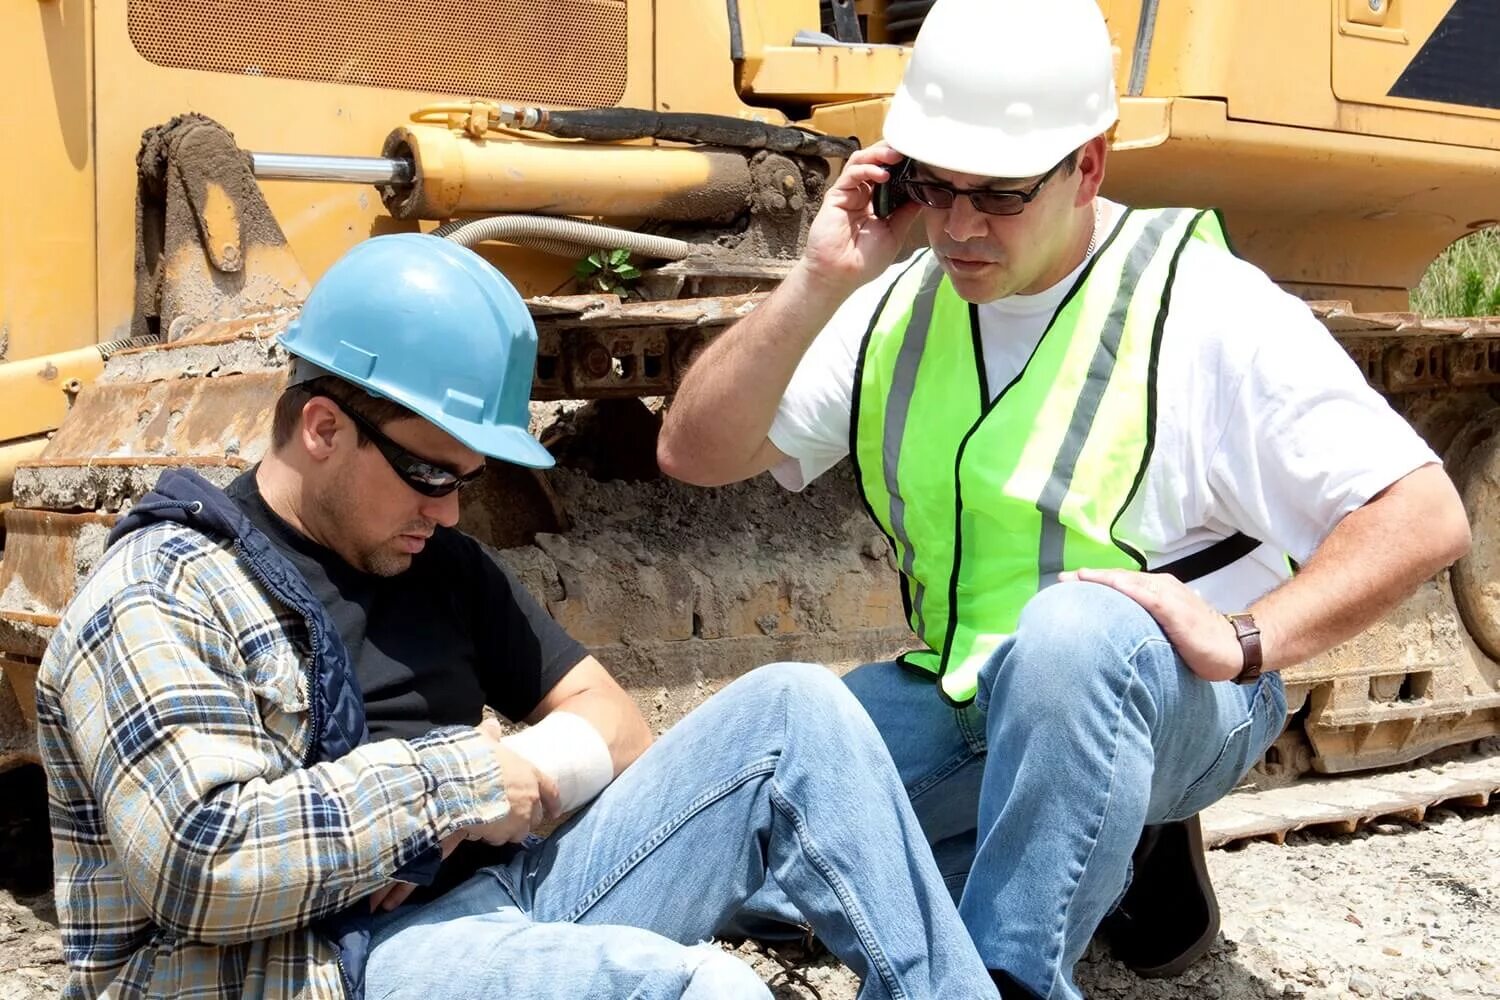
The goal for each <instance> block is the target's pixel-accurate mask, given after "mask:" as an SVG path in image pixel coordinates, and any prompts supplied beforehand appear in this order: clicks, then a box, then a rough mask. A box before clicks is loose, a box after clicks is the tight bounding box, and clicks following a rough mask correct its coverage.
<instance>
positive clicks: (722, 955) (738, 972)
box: [682, 944, 771, 1000]
mask: <svg viewBox="0 0 1500 1000" xmlns="http://www.w3.org/2000/svg"><path fill="white" fill-rule="evenodd" d="M692 953H693V956H694V957H695V958H696V959H698V960H699V961H698V964H697V966H696V967H695V968H694V969H693V971H692V976H691V978H689V980H688V984H687V988H686V989H684V990H683V991H682V1000H770V996H771V991H770V989H769V988H768V987H767V986H766V984H765V983H764V982H762V981H761V978H760V976H758V975H756V974H755V970H754V969H752V968H750V966H748V965H746V964H745V963H744V962H742V961H740V960H739V959H737V958H735V957H734V956H733V955H730V954H728V953H726V952H724V951H721V950H720V949H719V948H718V946H716V945H711V944H705V945H700V946H698V947H697V948H694V949H693V952H692Z"/></svg>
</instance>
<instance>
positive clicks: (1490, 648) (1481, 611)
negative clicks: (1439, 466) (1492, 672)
mask: <svg viewBox="0 0 1500 1000" xmlns="http://www.w3.org/2000/svg"><path fill="white" fill-rule="evenodd" d="M1448 465H1449V472H1450V474H1451V475H1452V476H1453V480H1454V483H1455V485H1456V486H1457V487H1458V492H1459V496H1461V497H1462V498H1463V502H1464V509H1465V510H1467V511H1468V512H1469V525H1470V533H1471V536H1472V543H1471V545H1470V548H1469V552H1468V554H1467V555H1465V556H1464V557H1463V558H1462V559H1460V560H1459V561H1458V563H1457V564H1456V565H1454V567H1453V596H1454V598H1455V600H1456V601H1457V603H1458V611H1459V615H1460V616H1461V617H1462V619H1463V622H1464V625H1465V627H1466V628H1467V629H1468V631H1469V634H1470V635H1471V636H1472V637H1473V639H1474V642H1475V643H1476V644H1477V645H1478V646H1479V648H1480V649H1481V650H1482V651H1483V653H1484V654H1485V655H1486V656H1488V657H1489V658H1490V659H1491V660H1494V661H1500V408H1496V409H1495V410H1492V411H1491V412H1490V413H1488V414H1487V415H1485V416H1483V417H1481V418H1479V419H1478V420H1476V421H1474V422H1473V423H1472V424H1470V425H1469V426H1468V427H1467V428H1465V430H1464V431H1463V432H1462V433H1461V434H1460V435H1459V437H1458V440H1456V441H1455V442H1454V445H1453V448H1452V449H1451V451H1450V453H1449V456H1448ZM1495 679H1496V682H1497V686H1500V676H1497V677H1496V678H1495Z"/></svg>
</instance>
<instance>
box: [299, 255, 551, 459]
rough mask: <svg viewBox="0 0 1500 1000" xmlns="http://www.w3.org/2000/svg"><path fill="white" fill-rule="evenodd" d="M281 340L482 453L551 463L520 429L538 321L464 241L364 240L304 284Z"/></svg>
mask: <svg viewBox="0 0 1500 1000" xmlns="http://www.w3.org/2000/svg"><path fill="white" fill-rule="evenodd" d="M281 343H282V345H283V346H284V347H285V348H286V349H287V351H288V352H289V353H291V354H292V355H293V356H294V357H296V358H300V359H302V360H303V361H305V362H308V363H310V365H311V366H313V367H311V368H310V371H311V372H313V373H316V372H317V369H324V370H326V371H327V372H328V373H330V374H333V375H337V376H338V377H339V378H342V379H344V380H345V381H348V382H351V383H353V384H354V385H357V386H359V387H360V388H362V389H365V390H367V391H369V392H372V393H374V394H375V395H377V396H384V397H385V398H386V399H389V400H392V401H393V402H396V403H399V404H401V405H402V406H404V407H406V408H407V409H408V410H411V411H412V413H413V414H415V415H416V416H419V417H421V418H422V419H424V420H427V421H429V422H431V423H433V424H436V425H437V426H438V427H441V428H442V429H443V430H445V431H447V432H448V433H449V434H451V435H453V436H454V437H455V438H457V439H458V440H459V441H462V442H463V443H464V444H466V445H468V446H469V447H470V448H473V449H474V450H475V451H477V452H480V453H481V454H484V455H489V456H490V457H491V458H498V459H501V460H503V461H506V462H514V463H515V464H517V465H525V466H530V467H531V468H534V469H546V468H550V467H551V466H552V464H553V462H552V456H551V455H549V454H548V453H547V449H545V448H543V447H542V446H541V443H540V442H538V441H537V440H536V438H534V437H532V436H531V434H530V432H529V431H528V429H527V426H528V417H529V408H528V405H527V404H528V403H529V401H530V399H531V378H532V368H533V367H534V366H535V365H536V324H535V323H533V322H532V320H531V313H530V312H528V311H527V309H526V303H524V302H523V301H521V296H520V294H519V293H518V292H517V291H516V290H515V287H514V286H512V285H511V283H510V282H509V281H507V280H506V279H505V276H504V275H502V274H501V273H500V272H499V271H497V270H496V269H495V268H493V267H491V266H490V264H489V263H488V262H486V261H485V260H484V259H483V258H482V257H480V256H479V255H478V254H476V253H474V252H473V251H472V250H469V249H466V248H465V247H462V246H459V245H458V244H456V243H452V242H450V241H448V240H445V239H441V238H439V237H436V236H425V235H420V234H417V233H399V234H396V235H393V236H376V237H374V238H373V239H368V240H365V241H364V242H363V243H360V244H358V245H357V246H355V247H354V248H353V249H351V250H350V251H349V252H348V253H346V254H344V256H343V257H341V258H339V260H338V261H337V262H335V263H334V265H333V266H332V267H330V268H329V269H328V271H327V272H326V273H325V274H324V275H323V277H322V278H321V279H320V280H319V281H318V283H317V284H316V285H315V286H314V287H313V290H312V293H311V294H310V295H308V297H307V302H306V303H305V304H304V305H303V306H302V312H301V314H300V315H299V316H298V317H297V318H296V319H295V320H293V321H292V322H291V323H290V324H289V325H288V326H287V329H286V332H285V333H283V334H282V336H281ZM299 367H301V366H299Z"/></svg>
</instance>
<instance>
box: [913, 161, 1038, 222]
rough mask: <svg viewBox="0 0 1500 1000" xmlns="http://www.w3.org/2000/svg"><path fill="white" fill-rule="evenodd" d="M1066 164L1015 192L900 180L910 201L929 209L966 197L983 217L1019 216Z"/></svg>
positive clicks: (950, 206) (947, 206) (944, 205)
mask: <svg viewBox="0 0 1500 1000" xmlns="http://www.w3.org/2000/svg"><path fill="white" fill-rule="evenodd" d="M1066 162H1068V161H1067V160H1060V161H1058V162H1057V163H1056V164H1054V165H1053V167H1052V169H1051V170H1049V171H1047V172H1046V173H1045V174H1043V175H1042V176H1041V177H1039V178H1038V179H1037V182H1036V183H1035V184H1033V185H1031V187H1029V188H1023V189H1021V190H1016V191H989V190H984V189H974V188H956V187H954V186H953V185H951V184H944V183H942V182H940V181H921V180H915V179H913V178H912V177H910V176H908V177H906V178H904V179H903V180H902V182H901V183H902V184H904V185H905V186H906V190H907V192H908V193H909V194H910V195H911V197H912V200H913V201H916V202H920V203H921V204H923V205H926V206H927V207H928V208H952V207H953V203H954V202H955V201H957V200H958V196H959V195H961V194H963V195H968V196H969V204H971V205H973V206H974V209H975V211H978V212H983V213H984V214H985V215H1020V214H1021V212H1022V211H1024V210H1025V208H1026V206H1027V205H1028V204H1029V203H1030V202H1031V200H1032V199H1033V198H1035V197H1036V195H1037V192H1038V191H1040V190H1041V189H1042V185H1043V184H1046V183H1047V182H1048V181H1049V180H1051V179H1052V177H1053V176H1054V175H1055V174H1056V173H1057V171H1058V170H1059V169H1061V167H1062V165H1063V164H1064V163H1066Z"/></svg>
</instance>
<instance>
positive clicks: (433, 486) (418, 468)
mask: <svg viewBox="0 0 1500 1000" xmlns="http://www.w3.org/2000/svg"><path fill="white" fill-rule="evenodd" d="M323 398H324V399H327V400H328V401H329V402H331V403H333V405H335V406H337V407H338V408H339V409H340V410H343V411H344V415H345V416H347V417H348V418H349V419H350V420H352V421H354V424H355V426H356V427H358V428H359V429H360V430H361V431H363V432H364V434H365V436H366V437H368V438H369V439H370V440H371V441H372V442H374V444H375V447H376V448H378V449H380V454H381V455H383V456H384V457H385V460H386V461H387V462H389V463H390V466H391V468H392V469H395V470H396V475H398V476H400V477H401V480H402V482H404V483H406V485H408V486H410V487H411V488H412V489H414V490H416V491H417V492H418V493H421V494H422V495H423V496H429V497H445V496H447V495H448V494H449V493H452V492H454V491H455V490H461V489H463V488H464V487H465V486H468V485H469V484H470V483H472V482H474V481H476V480H477V479H479V477H480V476H482V475H484V466H482V465H481V466H480V467H479V468H477V469H475V470H474V471H473V472H469V473H465V474H463V475H460V474H459V473H457V472H454V471H453V470H452V469H445V468H443V467H442V466H441V465H437V464H435V463H433V462H429V461H428V460H427V459H425V458H418V457H417V456H416V455H413V454H412V453H411V452H409V451H407V450H406V449H405V448H403V447H401V446H400V445H399V444H397V443H396V442H394V441H392V440H391V439H390V438H388V437H386V436H385V435H384V434H382V433H381V432H380V429H379V428H377V427H376V426H375V425H374V424H372V423H370V421H368V420H366V419H365V418H364V417H362V416H360V415H359V414H358V413H355V412H354V410H353V409H351V408H350V407H348V406H345V405H344V404H343V403H340V402H339V401H338V400H336V399H334V398H332V397H331V396H324V397H323Z"/></svg>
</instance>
